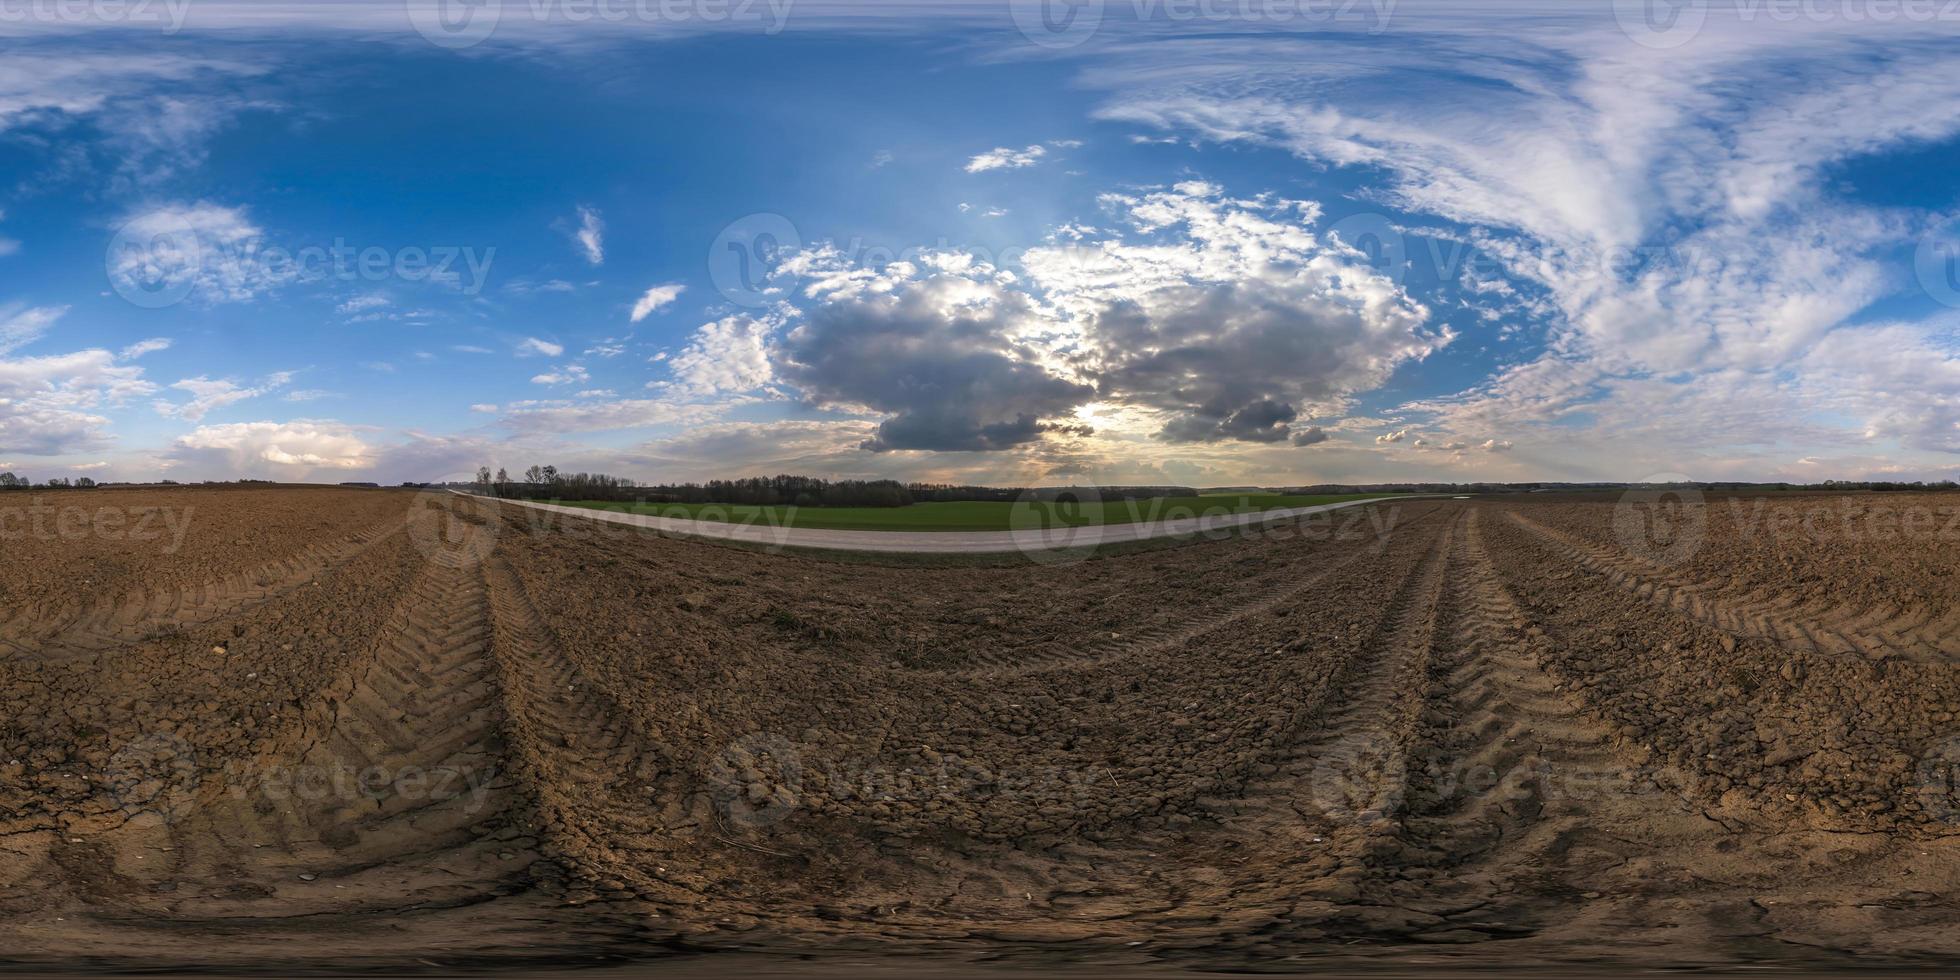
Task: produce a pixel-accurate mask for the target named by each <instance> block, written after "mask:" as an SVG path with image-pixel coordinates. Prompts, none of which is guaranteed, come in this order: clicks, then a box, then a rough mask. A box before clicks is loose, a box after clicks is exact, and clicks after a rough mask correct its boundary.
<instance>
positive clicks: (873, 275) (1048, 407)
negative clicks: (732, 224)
mask: <svg viewBox="0 0 1960 980" xmlns="http://www.w3.org/2000/svg"><path fill="white" fill-rule="evenodd" d="M929 258H930V259H931V261H930V262H928V263H926V264H924V265H915V264H913V263H910V262H895V263H893V264H892V265H890V266H888V267H887V268H886V269H885V270H882V271H875V272H874V271H872V270H866V269H863V268H860V267H855V266H852V265H850V264H849V263H847V262H844V261H843V260H842V257H841V256H839V255H838V254H837V253H836V252H835V251H834V250H827V249H826V250H816V251H813V252H810V253H806V254H805V255H803V256H800V257H799V258H798V259H797V260H796V261H794V262H792V263H789V265H790V267H791V268H793V269H796V270H798V271H801V272H803V273H806V274H809V275H811V276H812V277H813V278H814V280H815V281H814V282H813V283H812V284H811V285H810V286H809V287H808V288H807V290H806V292H807V293H808V294H809V295H812V296H813V297H815V298H817V299H819V300H820V301H821V302H820V303H819V305H817V306H816V307H815V308H814V309H812V310H810V311H809V313H808V314H807V315H806V316H805V318H804V319H803V321H802V322H801V323H799V324H798V325H797V326H796V327H795V328H794V329H792V330H791V331H789V333H788V334H787V335H786V336H785V337H784V338H783V341H782V344H781V347H780V356H779V361H778V364H777V374H778V375H779V376H780V377H782V378H783V379H784V380H786V381H788V382H790V383H792V384H794V385H796V386H797V387H799V388H800V389H802V391H803V393H804V394H805V396H806V397H807V398H809V399H810V400H811V401H813V402H815V403H816V404H819V405H825V406H831V407H838V408H844V409H846V410H851V409H859V410H868V411H871V412H877V413H882V414H884V415H886V416H887V418H886V419H885V421H884V422H883V423H882V424H880V425H879V427H878V431H877V433H876V435H875V436H874V437H873V438H871V439H869V440H866V442H865V448H867V449H872V450H879V451H884V450H895V449H929V450H983V449H1001V448H1006V447H1009V446H1015V445H1019V444H1022V443H1026V442H1032V441H1034V440H1036V439H1039V438H1040V437H1041V435H1042V434H1043V433H1044V432H1046V431H1049V430H1050V429H1051V428H1052V427H1053V425H1054V424H1055V421H1054V420H1055V419H1056V418H1057V417H1058V416H1060V417H1066V416H1068V415H1069V414H1070V413H1071V411H1072V409H1073V408H1074V407H1075V406H1076V405H1078V404H1081V403H1082V402H1085V401H1087V400H1088V399H1089V398H1090V397H1092V396H1093V395H1094V393H1095V389H1094V388H1093V387H1091V386H1090V385H1088V384H1085V383H1082V382H1080V381H1074V380H1070V379H1068V378H1064V377H1061V376H1059V375H1057V374H1056V373H1054V372H1053V371H1051V370H1049V369H1048V368H1047V367H1045V366H1043V365H1042V364H1041V363H1040V360H1039V356H1038V355H1037V353H1036V352H1035V351H1034V350H1033V349H1032V348H1031V347H1030V346H1029V345H1027V344H1025V343H1024V342H1022V341H1020V340H1018V339H1017V337H1018V336H1019V335H1020V334H1021V332H1022V331H1023V329H1024V328H1026V327H1029V326H1031V325H1032V323H1033V322H1034V321H1036V320H1038V319H1040V313H1039V311H1038V309H1037V308H1036V305H1035V303H1034V301H1033V300H1031V299H1030V298H1029V296H1028V295H1027V294H1025V293H1022V292H1020V291H1018V290H1015V289H1012V288H1010V287H1009V286H1008V285H1007V284H1006V283H1005V282H1004V281H1003V280H1002V278H1001V277H1000V276H999V275H998V274H997V272H996V270H994V269H993V268H992V267H991V266H987V265H986V264H984V263H980V262H977V261H976V260H972V259H970V258H968V257H964V256H932V257H929Z"/></svg>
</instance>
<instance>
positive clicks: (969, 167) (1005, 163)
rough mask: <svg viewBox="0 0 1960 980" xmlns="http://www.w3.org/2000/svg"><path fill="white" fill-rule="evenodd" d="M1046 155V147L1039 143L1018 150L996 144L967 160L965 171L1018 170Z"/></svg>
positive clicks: (1035, 162) (1033, 163) (1038, 161)
mask: <svg viewBox="0 0 1960 980" xmlns="http://www.w3.org/2000/svg"><path fill="white" fill-rule="evenodd" d="M1047 155H1048V148H1047V147H1045V146H1042V145H1041V144H1039V143H1036V144H1034V145H1033V146H1028V147H1024V148H1022V149H1019V150H1016V149H1013V148H1011V147H1005V146H997V147H994V148H993V149H991V150H988V151H987V152H985V153H982V154H980V155H978V156H976V157H974V158H973V159H971V160H968V161H967V162H966V172H967V173H970V174H977V173H985V172H987V171H989V170H1019V169H1021V168H1022V167H1032V166H1034V165H1035V164H1037V163H1040V162H1041V158H1042V157H1045V156H1047Z"/></svg>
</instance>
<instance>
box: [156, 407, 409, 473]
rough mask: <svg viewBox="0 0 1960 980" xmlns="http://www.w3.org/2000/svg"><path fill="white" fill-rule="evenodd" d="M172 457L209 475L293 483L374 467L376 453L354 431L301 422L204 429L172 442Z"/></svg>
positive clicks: (341, 426) (326, 423)
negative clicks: (311, 475)
mask: <svg viewBox="0 0 1960 980" xmlns="http://www.w3.org/2000/svg"><path fill="white" fill-rule="evenodd" d="M169 456H170V457H171V458H172V459H173V460H175V461H178V462H180V463H186V464H191V465H194V466H197V467H199V468H201V469H202V470H204V471H205V472H223V473H230V474H232V475H234V476H239V477H273V478H277V479H287V480H291V479H300V478H303V477H305V476H306V475H307V474H309V473H312V472H315V471H321V470H327V471H335V470H355V469H360V468H362V467H366V466H369V465H371V464H372V463H373V461H374V450H373V448H372V447H370V446H369V445H368V444H367V443H366V442H365V441H363V440H362V439H361V438H360V436H359V434H358V433H357V432H356V431H355V430H354V429H353V427H351V426H348V425H344V424H342V423H339V422H332V421H307V420H296V421H291V422H234V423H230V424H227V425H207V426H199V427H198V428H197V429H195V430H193V431H192V432H191V433H190V434H189V435H185V436H183V437H181V438H179V439H177V441H176V442H174V443H172V445H171V447H170V451H169ZM341 479H345V477H341Z"/></svg>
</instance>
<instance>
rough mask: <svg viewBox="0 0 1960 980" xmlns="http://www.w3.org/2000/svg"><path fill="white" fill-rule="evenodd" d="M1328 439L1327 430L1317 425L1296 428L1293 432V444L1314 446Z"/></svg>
mask: <svg viewBox="0 0 1960 980" xmlns="http://www.w3.org/2000/svg"><path fill="white" fill-rule="evenodd" d="M1327 439H1328V435H1327V430H1326V429H1323V428H1321V427H1320V426H1317V425H1314V426H1308V427H1307V428H1304V429H1296V430H1294V432H1293V444H1294V445H1296V446H1314V445H1318V444H1320V443H1323V442H1326V441H1327Z"/></svg>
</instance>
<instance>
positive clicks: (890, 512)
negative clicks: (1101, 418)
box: [552, 493, 1385, 531]
mask: <svg viewBox="0 0 1960 980" xmlns="http://www.w3.org/2000/svg"><path fill="white" fill-rule="evenodd" d="M1381 496H1385V495H1384V494H1378V493H1350V494H1319V495H1310V496H1286V495H1282V494H1271V493H1266V494H1220V495H1216V496H1204V497H1159V498H1156V499H1152V500H1118V501H1112V502H1109V503H1090V504H1074V503H1066V504H1056V503H1052V502H1046V501H1031V502H1027V503H999V502H994V501H959V502H953V503H924V504H913V505H911V506H909V507H756V506H750V505H746V504H653V503H647V504H620V503H607V502H599V501H588V500H555V501H552V503H556V504H563V505H566V506H569V507H590V508H593V509H594V510H615V511H622V512H625V513H630V514H652V515H655V516H659V517H679V518H691V519H694V520H702V521H727V522H732V523H737V524H765V525H768V526H772V527H804V528H827V529H831V530H840V531H1010V530H1030V529H1035V528H1050V527H1075V526H1081V525H1087V524H1134V523H1137V522H1140V521H1165V520H1172V519H1176V518H1181V517H1196V516H1200V515H1207V516H1208V515H1214V514H1250V513H1257V512H1259V511H1265V510H1274V509H1277V508H1282V507H1311V506H1313V505H1315V504H1331V503H1338V502H1340V501H1343V500H1366V499H1369V498H1371V497H1381Z"/></svg>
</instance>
